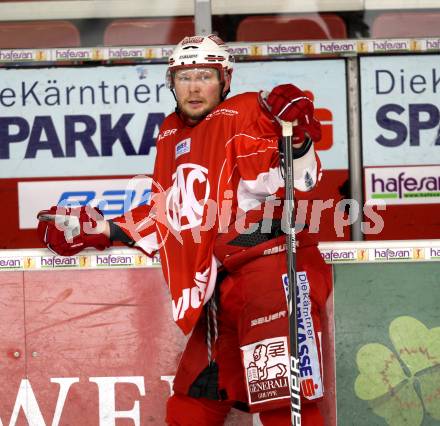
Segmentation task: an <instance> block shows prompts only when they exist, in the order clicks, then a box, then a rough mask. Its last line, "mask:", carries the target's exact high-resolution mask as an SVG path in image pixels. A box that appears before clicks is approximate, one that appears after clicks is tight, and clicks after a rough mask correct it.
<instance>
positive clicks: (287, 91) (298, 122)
mask: <svg viewBox="0 0 440 426" xmlns="http://www.w3.org/2000/svg"><path fill="white" fill-rule="evenodd" d="M260 99H261V102H262V104H263V105H264V106H265V107H266V109H267V110H268V111H269V112H270V113H271V114H272V115H273V116H274V117H275V118H276V119H277V121H278V122H279V121H280V120H283V121H289V122H291V123H294V126H293V135H294V136H293V143H294V144H301V143H302V142H303V141H305V140H306V139H307V137H309V138H310V139H312V141H314V142H317V141H319V140H320V139H321V124H320V123H319V121H318V120H316V119H315V118H314V116H313V114H314V111H315V108H314V106H313V102H312V101H311V100H310V99H309V98H308V97H307V96H306V94H305V93H304V92H303V91H302V90H301V89H299V88H298V87H296V86H294V85H293V84H281V85H280V86H276V87H275V88H274V89H273V90H272V91H271V92H270V93H267V92H260Z"/></svg>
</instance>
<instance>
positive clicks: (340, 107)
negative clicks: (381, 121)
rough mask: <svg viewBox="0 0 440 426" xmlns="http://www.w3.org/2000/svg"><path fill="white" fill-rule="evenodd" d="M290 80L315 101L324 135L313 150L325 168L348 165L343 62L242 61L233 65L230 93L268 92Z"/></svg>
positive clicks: (317, 116)
mask: <svg viewBox="0 0 440 426" xmlns="http://www.w3.org/2000/svg"><path fill="white" fill-rule="evenodd" d="M285 83H292V84H295V85H296V86H298V87H300V88H301V89H302V90H304V91H306V93H307V94H308V95H309V96H310V97H311V98H312V99H313V100H314V102H315V114H316V118H317V119H318V120H319V121H321V125H322V131H323V137H322V140H321V141H320V142H318V144H317V146H316V149H317V150H318V151H319V158H320V159H321V161H322V165H323V167H324V169H326V170H335V169H346V168H348V153H347V102H346V98H347V96H346V83H345V61H344V60H342V59H335V60H319V61H277V62H242V63H238V64H236V71H234V77H233V83H232V94H234V93H241V92H246V91H260V90H266V91H270V90H271V89H272V88H273V87H275V86H277V85H279V84H285Z"/></svg>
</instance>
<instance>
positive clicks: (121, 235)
mask: <svg viewBox="0 0 440 426" xmlns="http://www.w3.org/2000/svg"><path fill="white" fill-rule="evenodd" d="M108 224H109V225H110V241H120V242H121V243H124V244H127V245H129V246H133V245H134V244H135V241H134V240H132V239H131V238H130V237H129V236H128V235H127V234H126V233H125V232H124V231H123V230H122V229H121V228H120V226H118V225H117V224H116V223H114V222H113V221H111V220H109V221H108Z"/></svg>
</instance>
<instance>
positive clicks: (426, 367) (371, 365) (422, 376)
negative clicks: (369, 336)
mask: <svg viewBox="0 0 440 426" xmlns="http://www.w3.org/2000/svg"><path fill="white" fill-rule="evenodd" d="M389 333H390V339H391V341H392V343H393V346H394V349H395V351H394V352H393V351H392V350H390V349H388V348H387V347H386V346H384V345H381V344H379V343H369V344H367V345H364V346H363V347H362V348H361V349H360V350H359V351H358V353H357V357H356V362H357V365H358V369H359V375H358V377H357V378H356V382H355V385H354V390H355V393H356V395H357V396H358V397H359V398H360V399H362V400H365V401H368V403H369V405H370V407H371V408H372V410H373V412H374V413H375V414H377V415H378V416H381V417H383V418H384V419H385V421H386V422H387V424H389V425H391V426H406V425H408V426H419V425H421V424H422V422H423V418H424V416H425V415H429V416H431V417H432V418H433V419H436V420H440V327H436V328H432V329H428V328H427V327H426V326H425V325H424V324H423V323H422V322H420V321H418V320H417V319H415V318H412V317H409V316H403V317H398V318H396V319H394V320H393V321H392V322H391V324H390V328H389Z"/></svg>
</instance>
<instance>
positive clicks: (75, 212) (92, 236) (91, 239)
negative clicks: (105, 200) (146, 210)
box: [37, 205, 111, 256]
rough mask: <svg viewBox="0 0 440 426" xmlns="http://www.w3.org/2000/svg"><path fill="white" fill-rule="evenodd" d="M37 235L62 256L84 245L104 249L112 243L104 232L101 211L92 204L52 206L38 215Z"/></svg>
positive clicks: (79, 249) (76, 250)
mask: <svg viewBox="0 0 440 426" xmlns="http://www.w3.org/2000/svg"><path fill="white" fill-rule="evenodd" d="M37 218H38V220H39V223H38V236H39V238H40V241H41V242H42V243H43V244H44V245H45V246H46V247H47V248H48V249H50V250H52V251H53V252H55V253H56V254H59V255H61V256H74V255H76V254H78V253H79V252H80V251H81V250H83V249H85V248H87V247H93V248H96V249H98V250H104V249H105V248H107V247H109V246H110V245H111V242H110V240H109V238H108V237H107V236H106V235H105V232H104V229H105V222H106V221H105V220H104V218H103V217H102V213H101V212H100V211H99V210H98V209H96V208H93V207H90V206H88V205H87V206H84V207H78V208H70V207H59V206H53V207H51V208H50V210H42V211H40V212H39V213H38V216H37Z"/></svg>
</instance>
